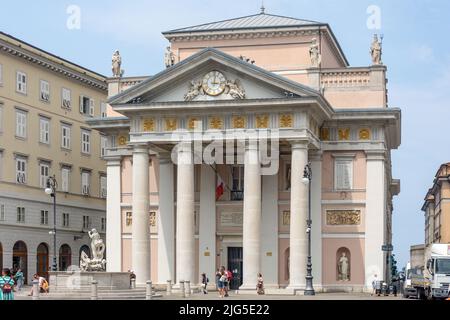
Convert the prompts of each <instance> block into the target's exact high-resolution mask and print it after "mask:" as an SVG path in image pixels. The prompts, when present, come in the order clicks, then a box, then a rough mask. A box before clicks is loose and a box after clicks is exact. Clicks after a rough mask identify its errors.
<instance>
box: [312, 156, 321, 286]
mask: <svg viewBox="0 0 450 320" xmlns="http://www.w3.org/2000/svg"><path fill="white" fill-rule="evenodd" d="M310 160H311V171H312V181H311V189H312V190H311V191H312V192H311V220H312V226H311V230H312V231H311V232H312V233H311V260H312V268H313V271H312V274H313V277H314V279H313V283H314V289H316V290H318V289H320V287H321V286H322V152H321V151H316V152H314V153H313V154H311V157H310Z"/></svg>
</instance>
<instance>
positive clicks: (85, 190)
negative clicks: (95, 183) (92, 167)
mask: <svg viewBox="0 0 450 320" xmlns="http://www.w3.org/2000/svg"><path fill="white" fill-rule="evenodd" d="M90 180H91V174H90V172H86V171H84V172H82V173H81V194H83V195H85V196H88V195H89V194H90Z"/></svg>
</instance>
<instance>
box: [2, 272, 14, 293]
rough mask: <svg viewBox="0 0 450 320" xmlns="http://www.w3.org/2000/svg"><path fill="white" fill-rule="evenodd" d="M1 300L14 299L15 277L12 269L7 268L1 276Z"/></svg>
mask: <svg viewBox="0 0 450 320" xmlns="http://www.w3.org/2000/svg"><path fill="white" fill-rule="evenodd" d="M0 289H1V290H0V300H14V292H13V291H14V279H13V278H12V276H11V270H9V269H7V268H5V269H3V270H2V276H1V277H0Z"/></svg>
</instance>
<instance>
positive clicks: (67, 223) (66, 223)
mask: <svg viewBox="0 0 450 320" xmlns="http://www.w3.org/2000/svg"><path fill="white" fill-rule="evenodd" d="M62 226H63V227H65V228H68V227H69V226H70V221H69V214H68V213H63V214H62Z"/></svg>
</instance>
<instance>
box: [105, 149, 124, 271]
mask: <svg viewBox="0 0 450 320" xmlns="http://www.w3.org/2000/svg"><path fill="white" fill-rule="evenodd" d="M120 160H121V159H120V157H114V158H107V161H108V162H107V164H106V174H107V176H106V179H107V181H106V188H107V193H106V221H107V226H106V244H107V245H106V257H107V258H108V260H107V263H106V270H107V271H108V272H121V271H122V212H121V207H120V204H121V198H122V194H121V162H120Z"/></svg>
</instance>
